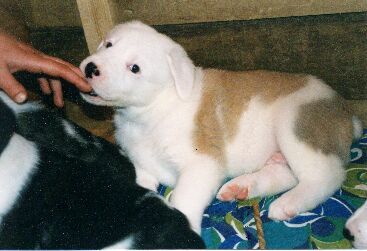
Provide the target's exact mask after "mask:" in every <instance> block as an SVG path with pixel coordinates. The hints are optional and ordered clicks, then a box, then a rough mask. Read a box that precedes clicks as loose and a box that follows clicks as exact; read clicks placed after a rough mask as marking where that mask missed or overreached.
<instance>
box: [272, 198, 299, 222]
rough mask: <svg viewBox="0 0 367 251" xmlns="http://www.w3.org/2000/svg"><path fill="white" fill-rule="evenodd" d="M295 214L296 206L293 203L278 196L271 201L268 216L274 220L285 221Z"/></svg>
mask: <svg viewBox="0 0 367 251" xmlns="http://www.w3.org/2000/svg"><path fill="white" fill-rule="evenodd" d="M297 214H298V212H297V208H296V207H295V206H294V205H292V204H291V203H286V201H284V200H282V198H279V199H277V200H276V201H274V202H273V203H271V205H270V207H269V213H268V217H269V218H270V219H272V220H275V221H285V220H290V219H292V218H293V217H295V216H296V215H297Z"/></svg>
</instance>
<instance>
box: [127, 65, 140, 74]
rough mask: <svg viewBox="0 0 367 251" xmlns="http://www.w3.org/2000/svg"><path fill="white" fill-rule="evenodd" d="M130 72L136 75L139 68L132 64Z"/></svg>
mask: <svg viewBox="0 0 367 251" xmlns="http://www.w3.org/2000/svg"><path fill="white" fill-rule="evenodd" d="M129 68H130V71H131V72H132V73H134V74H136V73H138V72H139V71H140V67H139V65H137V64H132V65H130V66H129Z"/></svg>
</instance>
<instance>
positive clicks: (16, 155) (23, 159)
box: [0, 134, 38, 217]
mask: <svg viewBox="0 0 367 251" xmlns="http://www.w3.org/2000/svg"><path fill="white" fill-rule="evenodd" d="M37 162H38V150H37V148H36V146H35V145H34V144H33V143H32V142H30V141H28V140H26V139H24V138H23V137H21V136H20V135H18V134H14V135H13V136H12V138H11V139H10V141H9V144H8V145H7V147H6V148H5V149H4V151H3V152H2V153H1V155H0V184H1V186H0V188H1V189H0V217H2V216H3V215H4V214H6V213H7V212H8V210H9V209H10V208H11V207H12V205H13V204H14V202H15V201H16V199H17V197H18V195H19V192H20V191H21V190H22V188H23V187H24V185H25V184H26V183H27V180H28V178H29V176H30V175H31V174H32V172H33V170H34V169H35V168H36V166H37V165H36V164H37Z"/></svg>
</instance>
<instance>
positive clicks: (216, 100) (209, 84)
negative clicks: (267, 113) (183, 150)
mask: <svg viewBox="0 0 367 251" xmlns="http://www.w3.org/2000/svg"><path fill="white" fill-rule="evenodd" d="M307 80H308V78H307V76H306V75H298V74H288V73H279V72H269V71H247V72H231V71H221V70H214V69H208V70H204V78H203V90H202V99H201V104H200V107H199V109H198V112H197V114H196V119H195V124H196V128H195V131H194V142H195V147H196V150H197V151H199V152H201V153H205V154H209V155H211V156H214V157H215V158H217V159H219V160H221V161H223V160H224V146H225V143H226V142H228V141H231V140H232V139H233V138H234V137H235V135H236V134H237V131H238V127H239V120H240V118H241V116H242V114H243V112H244V110H245V109H246V106H247V105H248V103H249V102H250V100H251V98H253V97H254V96H260V97H262V98H263V101H264V102H266V103H271V102H274V101H275V100H276V99H277V98H279V97H281V96H285V95H288V94H290V93H293V92H295V91H297V90H299V89H300V88H302V87H303V86H304V85H305V84H306V83H307Z"/></svg>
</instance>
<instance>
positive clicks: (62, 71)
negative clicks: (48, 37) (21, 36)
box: [24, 55, 92, 92]
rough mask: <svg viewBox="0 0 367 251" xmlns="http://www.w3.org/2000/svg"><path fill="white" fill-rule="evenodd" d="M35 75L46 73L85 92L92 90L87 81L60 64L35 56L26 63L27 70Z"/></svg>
mask: <svg viewBox="0 0 367 251" xmlns="http://www.w3.org/2000/svg"><path fill="white" fill-rule="evenodd" d="M24 70H27V71H30V72H33V73H45V74H47V75H50V76H52V77H57V78H63V79H65V80H66V81H68V82H70V83H71V84H73V85H75V86H76V87H77V88H78V89H80V90H81V91H84V92H89V91H91V90H92V88H91V86H90V85H89V84H88V83H87V81H86V80H85V79H84V78H82V77H81V76H79V75H78V74H77V73H76V72H74V71H73V70H71V69H70V68H69V67H68V66H67V65H65V64H62V63H60V62H57V61H54V60H50V59H47V58H43V57H40V56H36V55H33V56H32V57H29V58H28V60H27V61H26V62H25V69H24Z"/></svg>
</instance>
